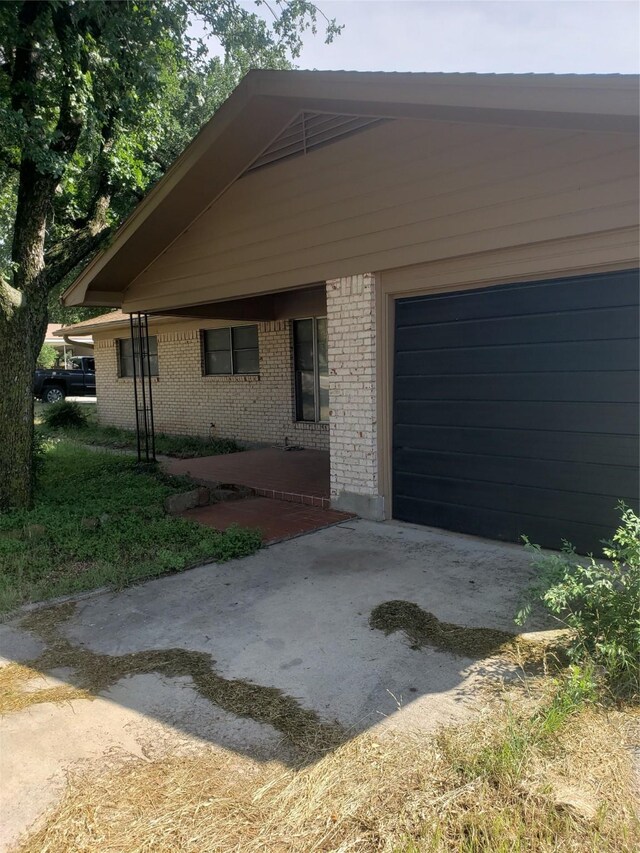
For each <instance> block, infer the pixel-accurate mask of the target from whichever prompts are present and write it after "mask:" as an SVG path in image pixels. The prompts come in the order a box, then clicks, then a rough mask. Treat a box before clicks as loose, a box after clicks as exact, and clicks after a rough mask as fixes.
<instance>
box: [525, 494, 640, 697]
mask: <svg viewBox="0 0 640 853" xmlns="http://www.w3.org/2000/svg"><path fill="white" fill-rule="evenodd" d="M620 509H621V524H620V526H619V527H618V529H617V530H616V532H615V535H614V536H613V539H612V541H611V542H607V543H604V545H605V547H604V548H603V551H604V554H605V556H606V557H607V558H608V559H609V560H610V563H609V564H605V563H602V562H599V561H597V560H595V559H594V558H593V557H589V558H584V559H583V558H579V557H578V556H577V554H576V553H575V549H574V548H573V546H572V545H571V544H570V543H568V542H565V543H564V547H563V549H562V551H561V553H559V554H544V553H543V552H542V550H541V548H540V546H539V545H534V544H532V543H531V542H529V541H528V540H527V539H526V537H525V548H527V550H528V551H530V553H532V554H533V555H534V560H533V564H534V566H535V567H536V568H537V569H538V570H539V575H538V578H537V580H536V581H535V582H534V584H532V586H531V587H530V588H529V590H528V591H527V593H526V594H525V603H524V605H523V607H522V608H521V610H520V611H519V613H518V614H517V616H516V622H517V623H518V624H520V625H522V624H523V623H524V622H525V621H526V619H527V617H528V616H529V613H530V611H531V607H532V604H533V603H534V602H542V604H543V606H544V607H545V608H546V610H548V611H549V612H550V613H551V614H553V616H555V617H556V618H559V619H561V621H562V622H563V623H564V624H566V625H567V626H568V627H569V628H571V629H572V632H573V638H572V640H571V646H570V648H569V654H570V656H571V657H572V658H573V659H574V660H576V661H587V660H589V659H590V660H592V661H593V663H594V664H596V665H597V666H600V667H602V668H603V670H604V672H605V675H606V677H607V679H608V680H609V682H610V684H611V685H612V686H614V687H616V688H618V689H622V690H623V691H625V692H626V691H630V692H638V691H639V690H640V518H638V516H637V515H636V514H635V513H634V512H633V511H632V510H631V509H629V508H628V507H626V506H625V505H624V504H621V505H620Z"/></svg>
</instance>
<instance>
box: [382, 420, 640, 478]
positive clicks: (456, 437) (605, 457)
mask: <svg viewBox="0 0 640 853" xmlns="http://www.w3.org/2000/svg"><path fill="white" fill-rule="evenodd" d="M394 435H395V441H394V452H395V453H397V452H398V451H399V450H400V449H401V448H407V447H410V448H416V449H424V450H434V451H452V452H460V453H470V454H473V453H479V454H482V453H486V454H493V455H496V456H517V457H521V458H523V459H527V458H529V459H547V460H567V461H573V462H592V461H594V460H597V461H598V462H599V463H600V464H601V465H608V466H623V467H624V466H626V467H629V460H630V459H634V458H637V452H638V451H637V441H636V439H635V437H634V436H631V435H607V434H601V435H598V434H594V433H581V434H580V440H579V441H576V436H575V435H574V434H573V433H569V432H556V431H547V430H536V431H535V432H529V431H526V430H505V429H477V428H469V427H441V426H418V425H416V424H396V427H395V432H394ZM636 468H637V466H636Z"/></svg>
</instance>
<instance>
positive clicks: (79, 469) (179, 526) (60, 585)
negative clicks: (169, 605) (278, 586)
mask: <svg viewBox="0 0 640 853" xmlns="http://www.w3.org/2000/svg"><path fill="white" fill-rule="evenodd" d="M41 459H42V461H41V470H40V472H39V479H38V487H37V491H36V500H35V505H34V507H33V508H32V509H30V510H18V511H14V512H9V513H4V514H3V515H1V516H0V611H2V610H10V609H11V608H13V607H16V606H18V605H20V604H22V603H25V602H30V601H39V600H43V599H47V598H53V597H56V596H59V595H65V594H69V593H75V592H81V591H84V590H90V589H95V588H96V587H100V586H112V587H115V588H121V587H123V586H126V585H127V584H129V583H132V582H135V581H137V580H141V579H144V578H149V577H156V576H158V575H161V574H164V573H166V572H171V571H182V570H184V569H186V568H189V567H190V566H193V565H197V564H198V563H202V562H206V561H207V560H216V561H222V560H229V559H232V558H234V557H241V556H245V555H247V554H250V553H253V552H254V551H255V550H257V549H258V548H259V547H260V535H259V532H258V531H252V530H243V529H240V528H234V529H230V530H227V531H225V532H224V533H220V532H218V531H216V530H212V529H211V528H205V527H202V526H200V525H198V524H195V523H194V522H191V521H188V520H186V519H183V518H176V517H169V516H167V515H165V513H164V511H163V508H162V504H163V501H164V499H165V498H166V497H167V496H168V495H170V494H172V493H175V492H180V491H184V490H186V489H189V488H192V484H191V483H189V481H186V480H181V479H177V478H170V477H167V476H166V475H162V474H160V473H156V472H155V471H144V470H138V469H137V466H136V463H135V461H134V460H133V459H132V458H130V457H123V456H117V455H115V454H108V453H99V452H94V451H91V450H86V449H83V448H80V447H78V446H76V445H73V444H72V443H70V442H66V441H48V442H46V443H45V447H44V453H43V454H42V457H41Z"/></svg>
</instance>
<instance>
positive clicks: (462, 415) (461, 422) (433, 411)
mask: <svg viewBox="0 0 640 853" xmlns="http://www.w3.org/2000/svg"><path fill="white" fill-rule="evenodd" d="M395 409H396V413H397V421H398V423H409V424H418V425H421V424H425V425H430V424H434V425H441V426H463V427H464V426H469V427H484V428H486V427H500V428H505V429H525V430H531V429H542V430H563V431H567V432H575V433H581V432H606V433H613V434H616V433H617V434H622V435H628V434H631V433H635V432H637V428H638V407H637V406H636V405H634V404H633V403H599V404H598V405H594V404H593V403H562V402H533V403H532V402H523V401H519V400H514V401H509V400H507V401H503V400H498V401H493V402H491V401H489V402H487V401H482V400H467V401H459V400H398V401H397V402H396V407H395Z"/></svg>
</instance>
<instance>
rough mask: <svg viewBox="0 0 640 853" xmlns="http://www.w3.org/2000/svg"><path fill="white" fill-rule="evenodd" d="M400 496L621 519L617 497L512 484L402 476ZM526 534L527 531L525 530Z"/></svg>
mask: <svg viewBox="0 0 640 853" xmlns="http://www.w3.org/2000/svg"><path fill="white" fill-rule="evenodd" d="M396 491H397V495H398V496H399V497H408V498H411V497H413V498H417V499H421V498H422V497H423V495H424V494H428V495H429V496H430V499H431V500H436V501H437V502H441V503H449V504H454V505H464V506H470V507H475V508H477V509H483V508H485V509H492V510H496V511H497V512H501V511H507V508H508V512H510V513H515V514H516V515H527V516H537V517H542V518H556V519H563V520H565V521H582V520H583V519H584V518H596V519H598V521H599V522H600V523H602V524H607V523H609V524H611V525H613V526H614V527H615V523H616V520H617V518H618V512H617V503H618V501H617V498H611V497H610V496H608V495H594V494H586V493H584V492H577V491H576V492H559V491H556V490H553V489H538V488H532V487H529V486H517V485H514V484H510V483H485V482H481V481H478V480H470V479H456V478H452V477H433V476H426V475H425V476H423V475H420V474H413V473H411V474H409V473H407V474H399V476H398V478H397V480H396ZM525 532H526V531H525Z"/></svg>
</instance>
